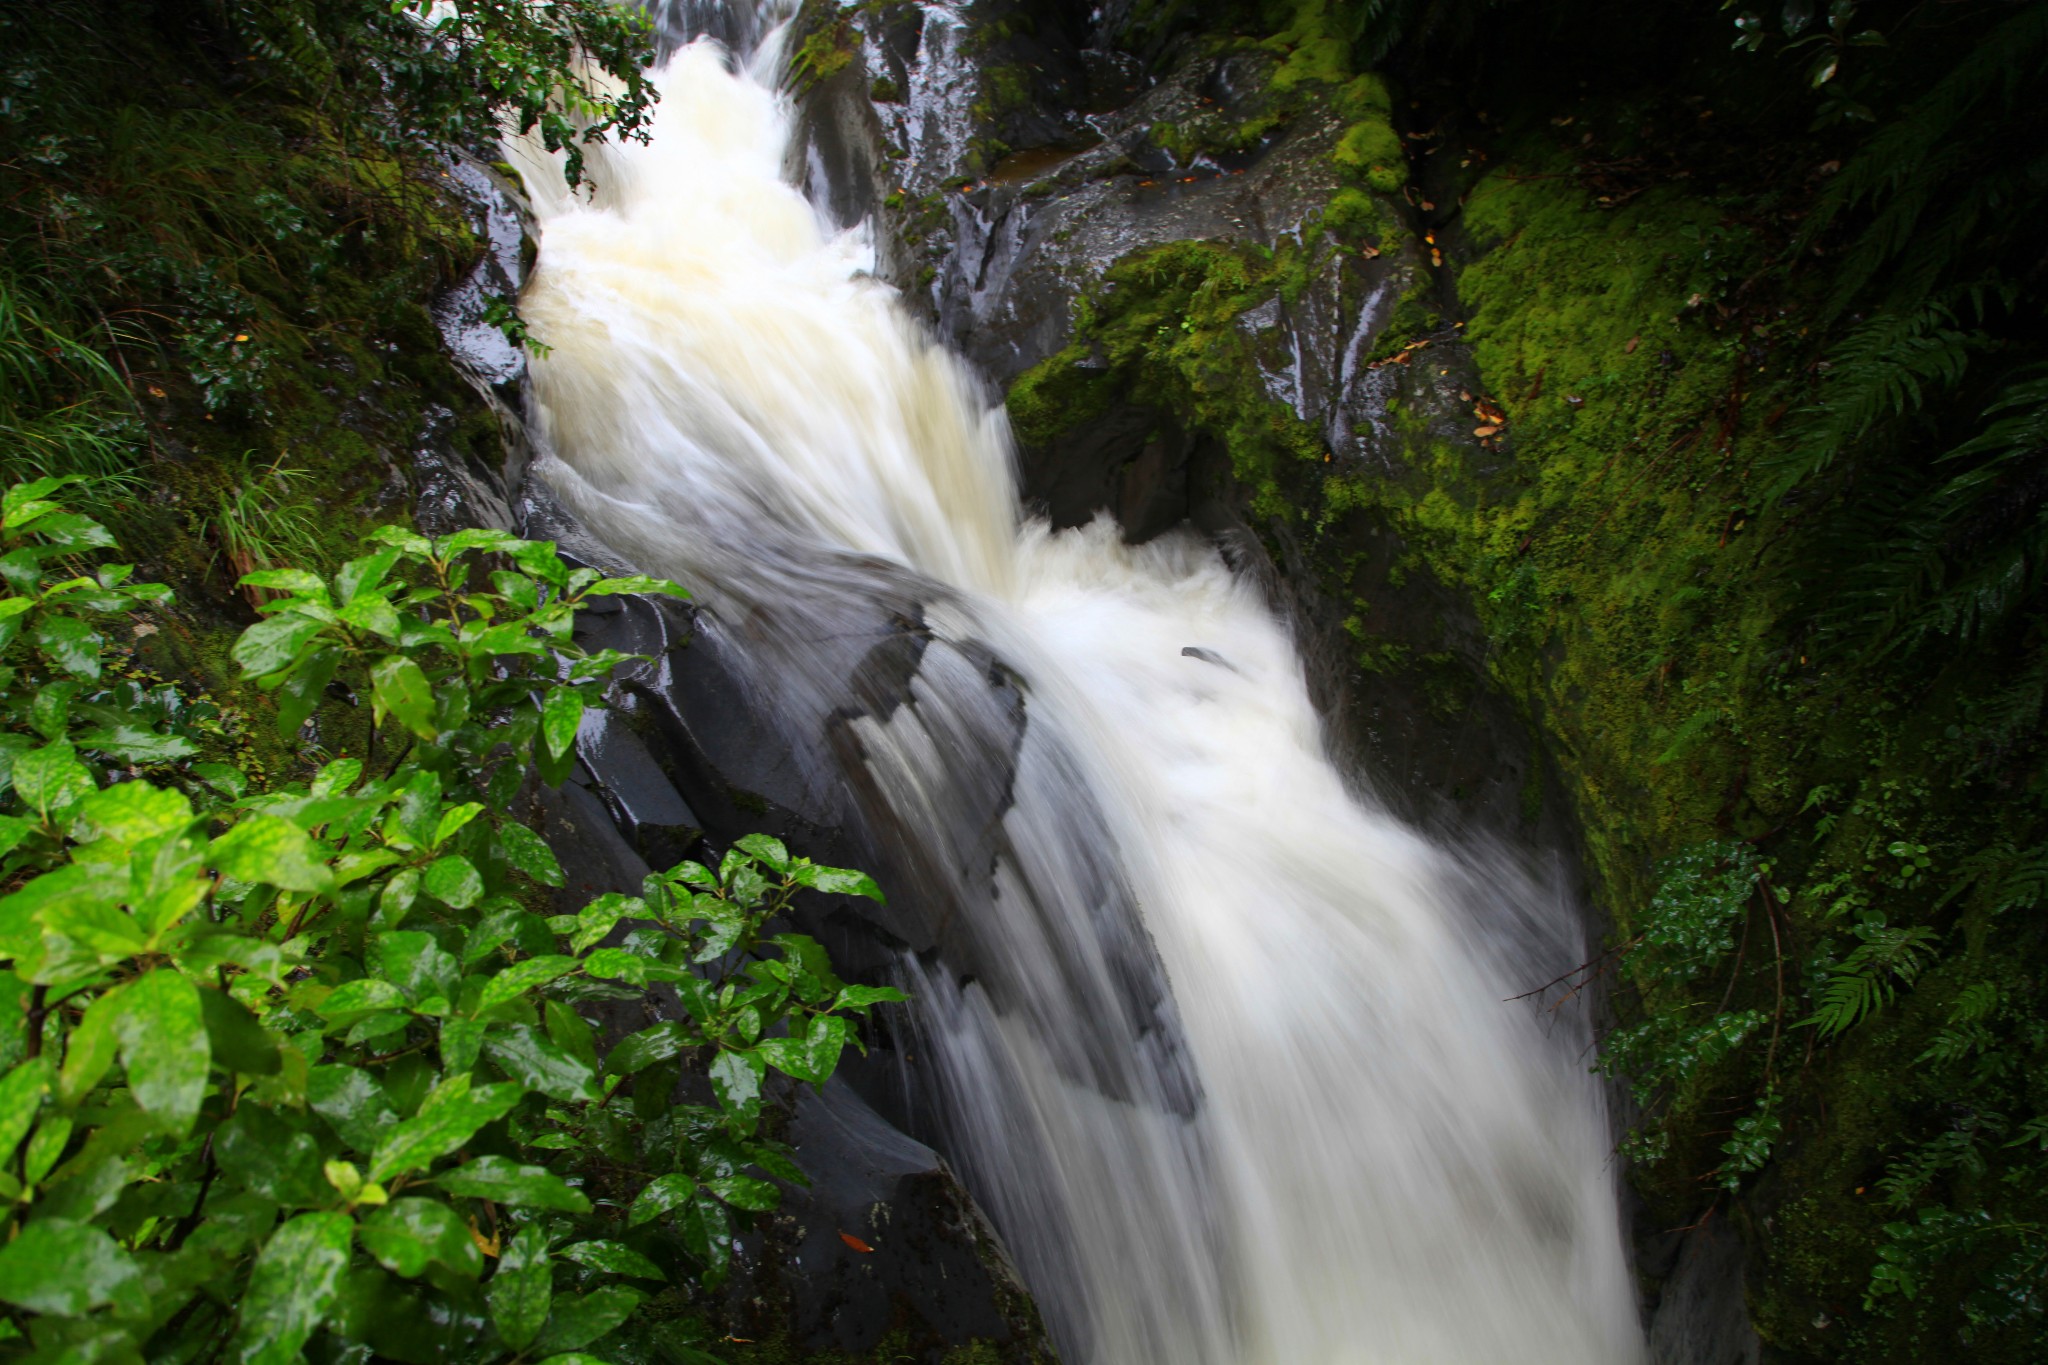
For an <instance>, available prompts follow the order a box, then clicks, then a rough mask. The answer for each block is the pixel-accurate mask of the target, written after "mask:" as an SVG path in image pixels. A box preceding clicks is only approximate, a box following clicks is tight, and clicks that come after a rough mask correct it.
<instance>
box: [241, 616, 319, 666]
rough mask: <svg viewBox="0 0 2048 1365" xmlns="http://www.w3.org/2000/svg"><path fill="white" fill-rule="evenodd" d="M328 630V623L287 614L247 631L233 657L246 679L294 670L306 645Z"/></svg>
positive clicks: (243, 633) (261, 622)
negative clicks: (294, 665) (293, 667)
mask: <svg viewBox="0 0 2048 1365" xmlns="http://www.w3.org/2000/svg"><path fill="white" fill-rule="evenodd" d="M325 629H327V624H326V622H324V621H319V620H316V619H314V618H313V617H311V616H301V615H299V614H298V613H297V612H285V613H284V614H282V615H279V616H273V617H271V618H270V619H269V620H267V621H258V622H257V623H256V624H255V625H253V626H251V627H249V628H248V629H247V630H245V631H243V632H242V638H241V639H239V640H237V641H235V647H234V648H233V649H232V650H230V651H229V657H230V658H232V659H233V660H234V661H235V662H236V663H238V664H240V665H241V666H242V676H243V677H244V678H268V677H271V676H273V675H275V674H278V673H281V672H283V671H284V670H285V669H287V668H290V667H291V666H292V664H293V663H295V662H296V661H297V660H298V657H299V652H300V651H301V650H302V649H303V648H305V645H306V642H307V641H309V640H311V639H312V638H313V637H314V636H315V635H318V634H319V633H320V632H321V631H323V630H325Z"/></svg>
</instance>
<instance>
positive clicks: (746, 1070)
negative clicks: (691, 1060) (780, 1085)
mask: <svg viewBox="0 0 2048 1365" xmlns="http://www.w3.org/2000/svg"><path fill="white" fill-rule="evenodd" d="M767 1070H768V1066H767V1060H766V1059H765V1058H763V1057H762V1056H761V1054H760V1053H758V1052H755V1051H752V1050H742V1049H738V1048H727V1049H725V1050H723V1051H721V1052H720V1053H719V1054H718V1056H717V1058H716V1059H715V1060H714V1061H713V1062H712V1063H711V1089H712V1091H713V1093H715V1094H716V1095H717V1096H718V1103H719V1105H720V1106H721V1107H722V1108H723V1109H724V1110H725V1112H726V1113H727V1114H728V1115H730V1116H731V1117H732V1118H733V1119H735V1120H737V1121H738V1122H739V1123H740V1124H741V1125H742V1126H743V1127H747V1128H751V1127H752V1126H753V1125H754V1121H755V1120H756V1119H758V1118H759V1117H760V1116H761V1078H762V1077H763V1076H764V1075H766V1074H767Z"/></svg>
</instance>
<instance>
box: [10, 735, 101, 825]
mask: <svg viewBox="0 0 2048 1365" xmlns="http://www.w3.org/2000/svg"><path fill="white" fill-rule="evenodd" d="M14 790H15V791H16V792H18V793H20V795H21V799H22V800H23V801H24V802H26V803H27V804H28V805H29V806H31V807H33V808H34V809H35V810H36V811H37V812H39V813H41V814H43V815H50V814H54V813H59V812H62V811H66V810H69V809H70V808H71V806H72V805H73V804H74V803H76V802H78V801H81V800H83V799H84V798H85V797H87V796H90V795H91V794H92V793H93V792H94V791H95V790H96V788H95V786H94V784H93V780H92V773H91V772H89V771H88V770H87V769H86V766H85V765H84V764H83V763H81V762H79V761H78V755H77V753H76V752H75V751H74V750H73V749H72V747H71V745H70V744H69V743H68V742H67V741H64V740H58V741H57V742H55V743H54V744H46V745H44V746H43V747H42V748H40V749H31V750H29V751H28V752H27V753H24V754H18V755H16V756H15V759H14Z"/></svg>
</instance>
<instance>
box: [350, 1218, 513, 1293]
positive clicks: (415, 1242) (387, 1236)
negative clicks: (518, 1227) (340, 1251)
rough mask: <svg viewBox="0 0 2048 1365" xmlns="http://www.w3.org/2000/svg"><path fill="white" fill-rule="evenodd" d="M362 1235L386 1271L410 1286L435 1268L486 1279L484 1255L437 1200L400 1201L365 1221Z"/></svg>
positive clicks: (368, 1250) (368, 1247) (468, 1276)
mask: <svg viewBox="0 0 2048 1365" xmlns="http://www.w3.org/2000/svg"><path fill="white" fill-rule="evenodd" d="M358 1235H359V1236H360V1237H361V1238H362V1240H363V1249H364V1250H365V1251H367V1252H369V1253H370V1254H371V1255H372V1256H375V1257H376V1258H377V1260H378V1262H379V1263H380V1264H382V1265H383V1267H384V1268H385V1269H386V1270H388V1271H390V1272H391V1273H392V1274H394V1275H402V1276H404V1277H405V1278H406V1279H409V1280H410V1279H417V1278H418V1277H419V1276H420V1275H421V1274H423V1273H425V1271H426V1268H427V1266H428V1265H430V1264H435V1263H438V1264H440V1265H442V1266H444V1267H446V1268H447V1269H448V1270H451V1271H453V1272H454V1273H455V1274H457V1275H460V1276H462V1277H463V1278H464V1279H472V1280H473V1279H475V1278H476V1277H477V1276H478V1275H480V1274H482V1273H483V1268H484V1258H483V1253H482V1252H481V1251H480V1250H478V1248H477V1244H476V1239H475V1238H474V1237H472V1236H470V1232H469V1226H468V1225H467V1224H466V1223H464V1222H463V1221H462V1220H461V1219H460V1218H458V1217H456V1216H455V1210H453V1209H451V1208H449V1207H448V1206H447V1205H446V1204H442V1203H439V1202H437V1201H435V1200H432V1199H418V1198H407V1199H394V1200H392V1201H391V1202H390V1203H389V1204H387V1205H385V1206H384V1207H383V1208H381V1209H378V1210H377V1211H376V1212H375V1213H373V1214H371V1215H370V1216H369V1217H368V1218H367V1219H365V1220H364V1221H363V1226H362V1230H361V1232H360V1233H359V1234H358Z"/></svg>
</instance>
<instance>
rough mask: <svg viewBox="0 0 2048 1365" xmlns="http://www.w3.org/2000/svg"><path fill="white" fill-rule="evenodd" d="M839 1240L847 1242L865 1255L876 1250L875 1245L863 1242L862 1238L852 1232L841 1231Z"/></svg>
mask: <svg viewBox="0 0 2048 1365" xmlns="http://www.w3.org/2000/svg"><path fill="white" fill-rule="evenodd" d="M839 1240H840V1241H842V1242H844V1243H846V1244H847V1245H848V1246H850V1247H852V1248H853V1249H854V1250H855V1251H858V1252H861V1253H862V1254H863V1255H865V1254H866V1253H868V1252H871V1251H873V1250H874V1248H873V1247H871V1246H869V1245H868V1244H867V1243H866V1242H863V1241H862V1240H861V1239H860V1238H858V1237H856V1236H854V1235H853V1234H852V1233H850V1232H842V1233H840V1234H839Z"/></svg>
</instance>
